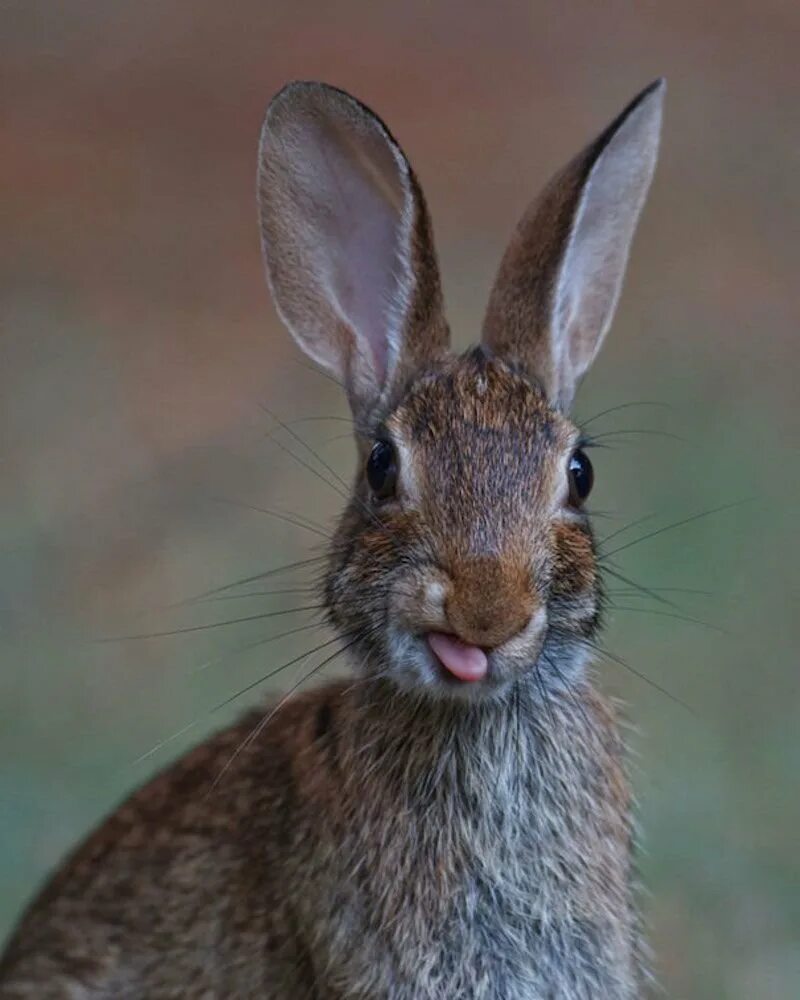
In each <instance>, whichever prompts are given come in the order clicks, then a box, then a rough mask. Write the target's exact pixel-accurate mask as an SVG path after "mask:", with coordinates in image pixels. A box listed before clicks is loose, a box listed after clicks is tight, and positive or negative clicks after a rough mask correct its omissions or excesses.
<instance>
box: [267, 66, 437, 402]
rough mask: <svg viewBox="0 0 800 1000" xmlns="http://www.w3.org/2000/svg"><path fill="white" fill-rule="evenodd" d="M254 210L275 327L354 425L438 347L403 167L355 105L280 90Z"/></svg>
mask: <svg viewBox="0 0 800 1000" xmlns="http://www.w3.org/2000/svg"><path fill="white" fill-rule="evenodd" d="M259 202H260V210H261V231H262V243H263V248H264V257H265V261H266V265H267V273H268V277H269V282H270V285H271V288H272V292H273V296H274V299H275V302H276V304H277V307H278V310H279V312H280V314H281V317H282V319H283V320H284V322H285V323H286V325H287V326H288V327H289V329H290V331H291V332H292V334H293V335H294V337H295V339H296V340H297V342H298V343H299V344H300V346H301V347H302V348H303V349H304V350H305V351H306V352H307V353H308V354H309V355H310V356H311V357H313V358H314V359H315V360H316V361H318V362H320V363H321V364H323V365H324V366H325V367H327V368H328V369H329V370H331V371H332V372H333V373H334V374H335V375H336V376H337V377H338V378H339V379H340V380H341V381H343V382H344V384H345V386H346V388H347V392H348V395H349V398H350V402H351V405H352V408H353V411H354V413H355V415H356V417H357V419H358V420H361V421H364V420H366V419H367V415H368V414H369V413H370V412H372V411H374V409H375V407H376V406H377V405H378V404H379V403H380V402H381V401H383V400H385V398H386V397H387V396H388V395H389V394H390V393H391V391H392V389H393V387H394V386H395V385H397V384H398V382H399V381H400V380H402V378H403V377H404V376H405V374H406V373H407V372H408V371H410V370H413V369H414V368H418V367H419V366H420V365H424V364H425V363H426V362H427V361H429V360H430V359H432V358H434V357H437V356H439V355H440V354H441V353H442V352H443V351H444V350H445V349H446V347H447V342H448V333H447V326H446V324H445V322H444V318H443V315H442V299H441V289H440V283H439V272H438V267H437V265H436V256H435V253H434V250H433V242H432V238H431V229H430V220H429V218H428V215H427V210H426V207H425V202H424V199H423V197H422V193H421V191H420V189H419V185H418V183H417V181H416V179H415V177H414V175H413V173H412V170H411V167H410V166H409V164H408V161H407V160H406V158H405V156H404V155H403V153H402V151H401V150H400V147H399V146H398V145H397V143H396V142H395V140H394V139H393V138H392V136H391V135H390V133H389V131H388V130H387V129H386V127H385V125H383V123H382V122H381V121H380V119H379V118H378V117H377V116H376V115H374V114H373V113H372V112H371V111H369V109H367V108H365V107H364V105H362V104H360V103H359V102H358V101H356V100H355V99H354V98H352V97H350V96H349V95H347V94H344V93H343V92H342V91H339V90H336V89H334V88H332V87H327V86H325V85H323V84H313V83H299V84H291V85H290V86H289V87H286V88H284V90H283V91H281V92H280V93H279V94H278V95H277V97H276V98H275V99H274V100H273V101H272V103H271V105H270V107H269V109H268V111H267V116H266V120H265V123H264V129H263V132H262V139H261V152H260V167H259Z"/></svg>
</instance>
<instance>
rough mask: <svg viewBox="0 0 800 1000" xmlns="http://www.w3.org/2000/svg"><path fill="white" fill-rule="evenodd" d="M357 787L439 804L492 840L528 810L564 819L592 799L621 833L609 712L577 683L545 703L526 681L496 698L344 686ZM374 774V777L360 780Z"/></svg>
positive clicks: (524, 822) (622, 809)
mask: <svg viewBox="0 0 800 1000" xmlns="http://www.w3.org/2000/svg"><path fill="white" fill-rule="evenodd" d="M352 693H353V695H354V696H355V703H354V709H355V711H354V716H355V718H354V722H355V725H354V726H353V727H352V729H351V735H352V738H353V740H354V743H355V745H354V747H353V753H354V758H355V760H356V761H357V762H358V764H357V766H356V767H354V768H353V769H352V771H351V772H350V773H351V774H352V775H353V778H354V780H356V781H357V783H358V787H360V788H362V789H363V788H364V787H369V785H367V784H366V781H367V780H370V781H380V782H381V783H382V784H383V783H385V787H386V789H387V790H388V791H389V792H390V793H393V794H396V795H398V796H402V798H403V800H404V802H405V803H406V804H408V805H409V806H413V807H416V808H419V809H421V810H423V811H428V810H431V809H433V810H436V809H437V808H438V809H441V810H442V811H444V813H446V814H447V815H448V816H458V817H461V818H466V819H467V820H468V821H469V823H470V824H471V825H474V824H475V823H478V824H479V825H481V826H482V827H483V828H484V829H485V831H486V833H487V836H489V837H491V838H494V837H495V836H496V835H497V834H498V833H499V832H501V829H502V830H503V831H505V832H507V833H509V834H510V835H513V834H514V833H515V832H520V833H522V832H525V835H526V836H527V834H528V833H529V831H530V829H531V826H530V823H531V816H532V815H535V816H537V817H538V816H540V815H542V814H543V813H544V812H546V813H547V814H549V815H550V816H553V815H555V816H557V817H559V818H564V821H565V822H569V817H570V816H574V815H576V812H575V810H576V809H579V811H580V812H585V811H586V810H585V803H586V802H587V801H590V800H591V799H594V800H596V801H595V804H596V805H597V806H601V805H602V806H603V807H604V809H607V810H608V811H609V813H610V814H613V815H615V817H616V819H617V820H618V821H619V824H620V825H621V826H624V827H625V828H626V829H627V812H628V794H627V783H626V781H625V777H624V772H623V769H622V764H621V757H622V747H621V741H620V739H619V736H618V732H617V728H616V724H615V721H614V718H613V714H612V712H611V711H610V709H609V707H608V706H607V705H606V704H605V702H604V701H603V700H602V699H601V698H600V696H599V695H598V694H597V693H596V692H595V691H594V689H593V688H592V686H591V683H590V682H589V681H588V680H587V679H583V680H581V681H580V682H579V683H578V684H576V685H575V686H574V687H573V688H571V689H569V690H568V689H563V690H561V691H560V692H558V691H555V692H552V693H550V694H549V695H548V696H547V698H546V699H544V698H543V697H542V694H541V692H540V689H539V688H538V687H537V686H536V685H535V684H534V682H533V680H532V679H528V680H523V681H521V682H519V683H518V684H517V685H516V686H515V687H513V688H511V689H510V690H509V691H508V692H507V693H506V695H505V696H504V697H503V698H500V699H496V700H492V701H487V702H482V703H463V702H455V701H444V700H434V699H429V698H424V697H420V696H419V695H414V694H408V693H403V692H400V691H398V690H397V689H395V688H392V687H391V686H390V685H389V684H387V683H385V682H376V683H374V684H371V685H370V684H367V685H364V686H362V688H361V690H360V691H359V689H358V688H356V689H353V692H352ZM370 776H374V777H370Z"/></svg>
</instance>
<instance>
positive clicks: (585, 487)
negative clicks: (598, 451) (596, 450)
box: [569, 448, 594, 507]
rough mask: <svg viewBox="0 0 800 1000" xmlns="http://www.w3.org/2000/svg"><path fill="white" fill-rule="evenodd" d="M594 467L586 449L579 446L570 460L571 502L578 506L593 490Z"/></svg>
mask: <svg viewBox="0 0 800 1000" xmlns="http://www.w3.org/2000/svg"><path fill="white" fill-rule="evenodd" d="M593 483H594V469H593V468H592V463H591V462H590V461H589V457H588V455H587V454H586V452H585V451H582V450H581V449H580V448H578V450H577V451H574V452H573V453H572V458H571V459H570V460H569V502H570V503H571V504H572V506H573V507H578V506H579V505H580V504H581V503H582V501H584V500H585V499H586V498H587V497H588V496H589V494H590V493H591V492H592V484H593Z"/></svg>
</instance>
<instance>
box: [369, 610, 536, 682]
mask: <svg viewBox="0 0 800 1000" xmlns="http://www.w3.org/2000/svg"><path fill="white" fill-rule="evenodd" d="M546 629H547V615H546V613H545V611H544V609H540V610H539V611H538V612H537V613H536V614H534V615H533V616H532V618H531V620H530V621H529V622H528V624H527V625H526V626H525V627H524V628H523V629H522V630H520V632H519V633H518V634H517V635H515V636H513V637H512V638H511V639H509V640H507V641H506V642H504V643H503V644H502V645H501V646H497V647H495V648H490V649H487V648H482V647H480V646H475V645H472V644H470V643H467V642H464V641H463V640H461V639H459V638H458V637H457V636H455V635H454V634H452V633H448V632H442V631H438V630H429V631H416V630H413V629H411V628H407V627H404V626H403V625H401V624H400V623H397V624H396V625H395V626H394V627H391V628H390V630H389V639H390V641H389V643H388V650H387V652H388V659H389V664H388V670H387V671H386V672H387V673H388V674H389V675H390V676H392V677H393V678H394V680H395V682H396V683H397V684H398V686H400V687H402V688H404V689H406V690H420V689H424V690H427V691H429V692H430V693H431V694H433V695H434V696H437V695H438V696H444V697H456V698H459V699H466V700H476V699H483V698H492V697H496V696H497V695H499V694H501V693H502V692H504V691H505V690H507V689H508V688H509V687H510V686H511V685H512V684H514V683H516V682H517V681H518V680H519V679H520V678H521V677H523V676H525V675H526V674H529V673H531V672H532V671H533V670H534V669H535V667H536V663H537V660H538V658H539V654H540V653H541V651H542V648H543V645H544V636H545V633H546Z"/></svg>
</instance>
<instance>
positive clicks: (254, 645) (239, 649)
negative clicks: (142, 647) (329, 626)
mask: <svg viewBox="0 0 800 1000" xmlns="http://www.w3.org/2000/svg"><path fill="white" fill-rule="evenodd" d="M321 628H325V622H318V623H316V624H315V623H313V622H312V623H311V624H309V623H308V622H306V623H305V624H304V625H298V626H297V627H296V628H290V629H286V631H285V632H278V633H277V634H275V635H268V636H266V638H262V639H256V640H255V642H248V643H245V645H243V646H236V648H235V649H232V650H228V651H227V652H225V653H224V654H223V655H222V656H217V657H215V658H214V659H213V660H206V662H205V663H201V664H200V666H199V667H195V668H194V669H193V670H192V671H191V673H192V674H199V673H202V672H203V671H204V670H208V669H209V668H211V667H216V666H217V665H218V664H220V663H225V661H226V660H228V659H229V658H230V657H232V656H239V654H240V653H248V652H250V650H252V649H258V648H259V646H268V645H269V644H270V643H272V642H277V641H278V640H279V639H285V638H286V637H287V636H289V635H298V634H299V633H300V632H314V631H317V630H318V629H321Z"/></svg>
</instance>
